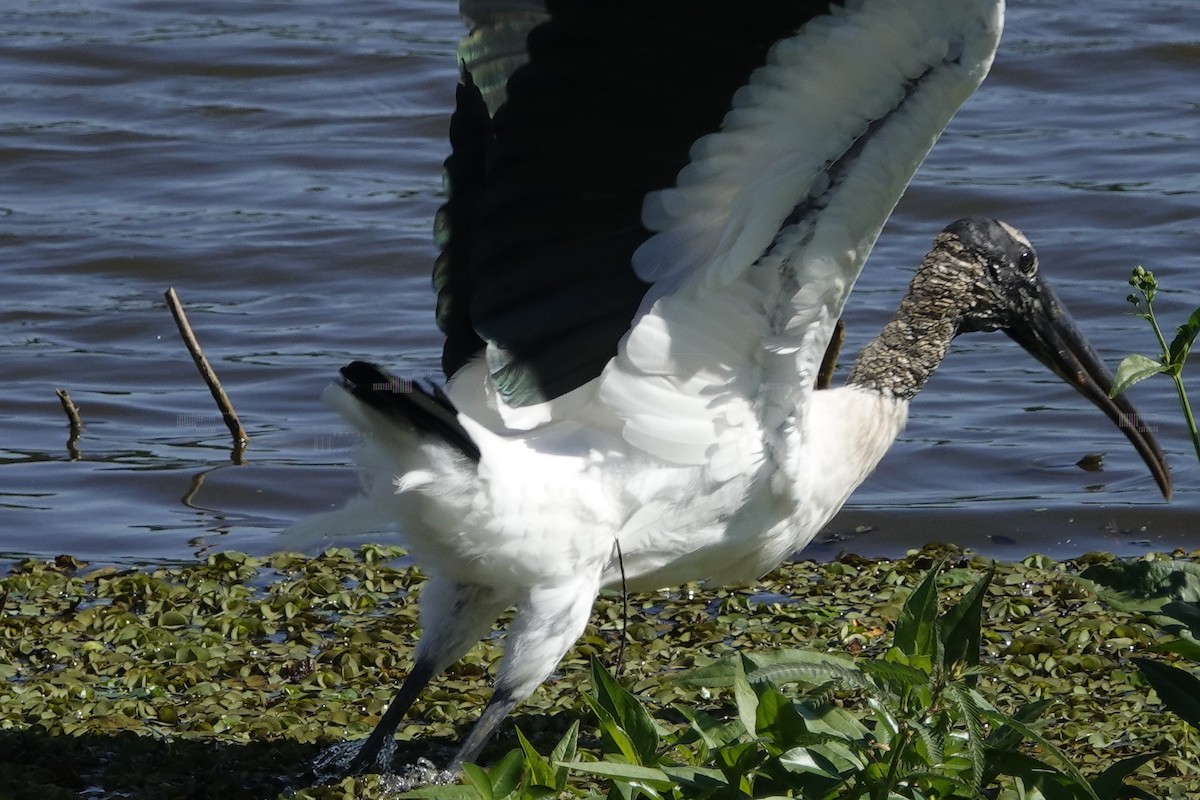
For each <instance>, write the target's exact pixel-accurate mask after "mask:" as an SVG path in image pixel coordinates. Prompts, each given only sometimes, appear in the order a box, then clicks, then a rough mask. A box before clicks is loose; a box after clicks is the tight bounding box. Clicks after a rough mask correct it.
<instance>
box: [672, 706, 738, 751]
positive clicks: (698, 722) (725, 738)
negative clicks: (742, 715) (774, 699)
mask: <svg viewBox="0 0 1200 800" xmlns="http://www.w3.org/2000/svg"><path fill="white" fill-rule="evenodd" d="M671 707H672V708H674V709H675V710H676V711H678V712H679V714H680V715H682V716H683V718H684V719H686V720H687V721H688V722H689V723H691V728H692V730H693V731H695V733H696V735H697V736H699V737H700V741H702V742H704V744H705V746H707V747H708V748H709V749H710V750H716V749H717V748H718V747H724V746H725V745H727V744H729V743H730V742H733V741H737V739H738V737H739V736H740V735H741V733H742V732H741V730H740V728H741V724H740V723H730V722H727V721H726V720H721V719H717V718H716V717H714V716H712V715H711V714H708V713H706V712H704V711H699V710H697V709H695V708H692V707H691V706H685V705H683V704H682V703H674V704H672V706H671Z"/></svg>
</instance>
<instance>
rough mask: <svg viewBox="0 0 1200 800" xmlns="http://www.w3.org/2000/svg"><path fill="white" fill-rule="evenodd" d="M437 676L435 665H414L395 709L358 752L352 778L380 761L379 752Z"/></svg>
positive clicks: (390, 709)
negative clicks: (423, 690)
mask: <svg viewBox="0 0 1200 800" xmlns="http://www.w3.org/2000/svg"><path fill="white" fill-rule="evenodd" d="M436 674H437V673H435V672H434V670H433V664H432V662H428V661H418V662H416V663H415V664H413V669H412V672H410V673H408V677H407V678H405V679H404V683H403V684H401V686H400V691H398V692H396V696H395V697H394V698H392V702H391V705H389V706H388V709H387V711H385V712H384V714H383V716H382V717H380V718H379V722H378V723H377V724H376V725H375V730H373V731H371V735H370V736H369V737H367V741H365V742H364V743H363V746H362V747H360V748H359V749H358V752H357V753H356V754H355V756H354V759H353V760H352V761H351V762H350V767H349V769H348V772H349V773H350V774H352V775H357V774H360V773H363V772H366V771H367V769H368V768H370V767H371V766H373V765H374V764H375V761H376V759H378V758H379V751H380V750H382V749H383V746H384V745H385V744H387V741H388V739H390V738H392V734H394V733H395V732H396V728H397V727H398V726H399V725H400V720H402V719H404V714H405V712H407V711H408V709H409V706H411V705H412V704H413V701H415V700H416V699H417V697H419V696H420V694H421V690H422V689H424V688H425V687H426V686H428V685H429V681H430V680H432V679H433V677H434V675H436Z"/></svg>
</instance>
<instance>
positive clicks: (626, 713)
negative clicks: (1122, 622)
mask: <svg viewBox="0 0 1200 800" xmlns="http://www.w3.org/2000/svg"><path fill="white" fill-rule="evenodd" d="M940 571H941V565H940V564H938V565H935V566H934V567H933V568H932V569H930V570H929V571H928V573H927V574H926V575H925V577H924V579H923V580H921V582H920V583H919V585H918V586H917V587H916V588H915V589H914V590H913V591H912V592H911V594H909V595H908V597H907V598H906V599H905V600H904V602H903V605H902V607H901V609H900V614H899V618H898V620H897V622H896V626H895V631H894V634H893V636H892V639H893V644H892V646H891V647H890V648H888V649H887V651H886V652H884V653H883V655H882V656H881V657H878V658H874V659H865V658H858V659H856V658H852V657H849V656H846V655H843V654H834V653H821V652H816V651H813V650H782V651H772V652H769V653H764V654H754V655H748V654H745V653H741V654H738V655H733V656H729V657H726V658H724V659H722V660H720V661H718V662H716V663H714V664H711V665H709V666H707V667H704V668H701V669H699V670H695V671H693V672H691V673H688V674H685V675H684V676H682V677H681V678H677V679H676V680H677V681H678V682H681V683H683V684H685V685H690V686H698V687H704V688H708V689H717V688H720V689H726V690H728V692H729V693H730V694H731V695H732V701H733V709H732V711H731V713H729V714H728V715H727V716H725V717H724V718H718V717H715V716H713V715H711V714H707V713H703V712H697V711H695V710H694V709H691V708H688V707H686V706H677V707H675V708H674V709H673V710H674V715H675V716H679V717H682V718H684V719H685V720H686V722H687V724H686V725H683V726H671V725H670V724H669V722H668V721H666V720H661V721H659V720H655V719H654V718H653V716H652V715H651V713H650V710H649V709H648V708H647V706H646V705H645V704H644V703H642V702H641V701H640V700H639V699H638V698H637V697H636V696H634V695H633V694H632V693H631V692H629V691H627V690H626V689H624V688H622V687H621V686H620V685H619V684H618V683H617V682H616V681H615V680H614V679H613V678H612V677H611V676H610V675H609V674H608V673H607V672H606V671H605V670H604V669H603V668H602V667H601V666H600V665H599V664H598V663H597V662H595V661H593V663H592V676H593V685H594V689H593V693H592V694H591V695H590V698H591V699H590V700H589V705H590V706H591V707H592V711H593V713H594V714H595V716H596V717H597V719H598V720H599V726H600V731H601V742H600V758H599V760H596V761H592V760H585V759H578V758H575V757H574V755H575V729H572V730H571V731H569V732H568V734H567V736H565V737H564V738H563V740H562V741H560V742H559V744H558V745H557V746H556V748H555V750H554V752H553V753H551V755H550V756H549V757H548V758H544V757H542V756H541V755H539V754H538V753H537V751H536V750H534V749H533V748H532V747H531V746H530V745H529V743H528V741H527V740H526V739H524V738H523V737H522V739H521V748H520V749H519V750H513V751H512V752H510V753H509V754H508V756H506V757H505V758H504V759H502V760H501V761H500V762H498V764H497V765H496V766H495V767H493V768H492V769H491V770H487V771H485V770H481V769H479V768H478V767H474V766H469V767H468V768H467V777H468V779H469V780H468V784H469V791H467V792H465V793H463V794H461V795H455V796H456V797H457V796H461V797H465V798H471V799H472V800H480V799H481V798H482V800H494V798H502V797H511V798H517V799H518V800H525V799H526V798H544V797H558V796H562V793H563V792H564V790H565V788H566V786H567V775H566V771H567V770H571V771H576V772H580V773H583V774H586V775H589V776H592V777H593V778H598V779H602V780H604V781H607V782H610V783H611V785H612V790H611V791H610V792H609V794H608V797H610V798H617V797H620V798H625V799H626V800H632V799H633V798H639V797H645V798H652V799H653V800H665V799H667V798H671V799H673V800H688V799H695V800H699V799H700V798H705V799H707V800H736V798H749V797H771V798H775V797H797V798H812V799H813V800H816V799H818V798H822V799H823V798H861V800H899V799H900V798H913V799H914V800H916V799H918V798H919V799H924V798H934V797H937V798H964V800H965V799H966V798H974V797H981V796H985V795H984V790H985V789H988V790H990V791H989V793H988V794H987V795H986V796H990V797H995V796H1002V797H1025V796H1034V795H1036V796H1041V797H1046V798H1090V799H1091V800H1101V799H1102V798H1103V799H1104V800H1107V799H1108V798H1116V797H1118V796H1123V797H1142V798H1151V800H1152V798H1153V795H1151V794H1149V793H1148V792H1145V791H1143V790H1141V789H1138V788H1137V787H1135V786H1130V785H1127V784H1126V779H1127V778H1128V777H1129V776H1130V775H1131V774H1132V773H1134V772H1136V771H1137V769H1138V768H1140V767H1141V766H1142V765H1143V764H1145V763H1146V762H1147V761H1149V760H1151V759H1152V758H1153V757H1154V755H1155V753H1153V752H1148V753H1144V754H1140V755H1135V756H1132V757H1129V758H1125V759H1123V760H1120V761H1118V762H1116V763H1114V764H1112V765H1111V766H1109V767H1108V768H1107V769H1105V770H1104V772H1103V773H1101V774H1099V775H1096V776H1093V777H1092V778H1091V779H1088V778H1087V777H1085V776H1084V775H1083V774H1082V773H1081V772H1080V771H1079V770H1078V769H1077V768H1076V767H1075V765H1074V764H1073V763H1072V761H1071V759H1070V758H1069V757H1068V756H1067V755H1066V754H1065V753H1064V752H1063V751H1062V750H1061V749H1060V748H1059V747H1057V746H1056V745H1055V744H1054V743H1053V742H1052V741H1050V739H1049V738H1047V735H1046V732H1045V730H1044V726H1042V725H1041V724H1039V718H1040V717H1041V716H1042V715H1043V713H1045V712H1046V711H1047V710H1048V709H1050V708H1051V706H1052V705H1053V702H1054V701H1052V700H1050V699H1043V700H1039V701H1035V702H1032V703H1028V704H1026V705H1024V706H1022V707H1020V708H1019V709H1018V710H1017V711H1015V713H1012V714H1011V715H1009V714H1005V713H1002V712H1001V711H999V710H998V709H997V708H996V707H995V706H994V705H993V704H992V703H991V702H990V701H989V700H987V699H986V698H985V697H984V696H983V695H982V694H981V693H980V691H979V690H978V685H979V683H980V681H981V680H984V679H995V678H996V673H997V671H998V670H997V669H996V667H995V666H994V665H992V666H990V667H988V666H984V665H982V664H981V663H980V641H981V627H980V621H981V612H982V608H983V600H984V596H985V593H986V592H987V591H988V588H989V585H990V584H991V580H992V577H993V574H994V568H992V569H989V570H988V571H987V572H986V573H985V574H984V576H983V577H982V578H980V579H979V580H978V581H977V582H976V583H975V584H974V585H973V586H972V587H971V588H970V589H968V590H967V591H966V592H965V593H963V594H962V596H961V597H960V598H959V599H958V600H957V602H956V603H955V604H954V605H953V606H951V608H950V609H949V610H947V611H946V612H945V613H944V614H940V615H939V613H938V596H937V595H938V592H937V578H938V575H939V572H940ZM1058 641H1059V644H1060V645H1063V644H1065V643H1064V642H1062V641H1061V640H1058ZM672 727H674V730H672ZM1023 743H1030V744H1032V745H1035V748H1034V750H1033V751H1032V752H1031V751H1029V750H1028V749H1022V748H1021V745H1022V744H1023ZM522 761H524V763H525V767H524V768H522V767H521V764H522ZM1002 779H1004V780H1002ZM997 792H1000V794H999V795H997ZM401 797H408V798H427V797H443V798H444V797H446V789H445V788H444V787H437V788H427V789H421V790H417V791H414V792H410V793H408V794H404V795H401Z"/></svg>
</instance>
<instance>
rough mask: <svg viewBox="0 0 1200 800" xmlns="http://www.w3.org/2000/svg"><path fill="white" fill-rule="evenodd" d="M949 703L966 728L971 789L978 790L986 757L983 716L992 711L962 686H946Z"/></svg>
mask: <svg viewBox="0 0 1200 800" xmlns="http://www.w3.org/2000/svg"><path fill="white" fill-rule="evenodd" d="M946 694H947V696H948V697H949V698H950V702H951V703H953V704H954V705H955V707H956V708H957V709H958V711H959V714H960V715H961V716H962V719H963V722H964V724H965V725H966V728H967V753H968V754H969V756H970V759H971V787H972V788H974V789H979V788H981V787H982V786H983V777H984V772H985V770H986V766H987V764H986V762H987V756H986V753H985V751H984V744H985V742H986V740H987V737H986V736H985V735H984V732H983V715H984V714H985V713H986V712H988V711H991V710H993V709H992V707H991V705H990V704H989V703H988V702H987V701H986V700H984V699H983V698H982V697H980V696H979V694H978V693H976V692H975V690H974V689H968V688H965V687H963V686H959V685H953V686H948V687H947V690H946Z"/></svg>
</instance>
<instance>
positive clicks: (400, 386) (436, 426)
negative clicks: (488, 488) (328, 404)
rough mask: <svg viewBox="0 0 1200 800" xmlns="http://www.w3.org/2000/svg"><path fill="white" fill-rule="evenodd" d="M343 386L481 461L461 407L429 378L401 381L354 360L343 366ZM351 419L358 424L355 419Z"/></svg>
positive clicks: (369, 403) (402, 421) (397, 419)
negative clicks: (461, 413) (459, 409)
mask: <svg viewBox="0 0 1200 800" xmlns="http://www.w3.org/2000/svg"><path fill="white" fill-rule="evenodd" d="M342 388H344V389H345V390H346V391H348V392H349V393H350V394H351V395H353V396H354V398H355V399H357V400H360V401H361V402H363V403H365V404H366V405H367V406H369V407H371V408H372V409H374V410H376V411H378V412H380V413H381V414H383V415H384V416H386V417H388V418H390V419H392V420H394V421H395V422H397V423H400V424H403V425H411V426H412V427H413V428H415V429H416V430H417V431H418V432H420V433H423V434H428V435H432V436H435V437H437V438H439V439H441V440H442V441H443V442H445V443H446V444H448V445H450V446H451V447H453V448H454V449H455V450H457V451H458V452H459V453H461V454H462V455H464V456H466V457H467V458H469V459H470V460H472V461H476V462H478V461H479V447H478V445H476V444H475V442H474V440H472V439H471V436H470V434H468V433H467V431H466V429H465V428H463V426H462V423H461V422H459V421H458V410H457V409H456V408H455V407H454V404H453V403H451V402H450V398H449V397H447V396H446V393H445V392H443V391H442V390H441V387H439V386H437V385H435V384H433V383H430V382H428V381H422V380H402V379H400V378H397V377H395V376H393V375H390V374H388V373H387V372H385V371H383V370H382V369H380V368H379V367H377V366H375V365H374V364H368V363H367V362H365V361H355V362H353V363H351V364H348V365H347V366H345V367H342ZM338 410H339V411H342V409H340V408H339V409H338ZM344 413H345V412H344V411H343V414H344ZM349 421H350V422H351V424H355V421H354V420H353V419H351V420H349ZM356 427H358V426H356ZM364 432H366V431H364Z"/></svg>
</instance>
